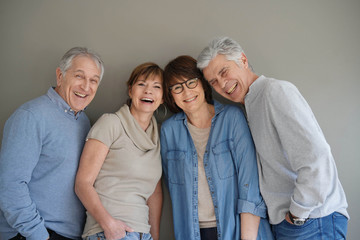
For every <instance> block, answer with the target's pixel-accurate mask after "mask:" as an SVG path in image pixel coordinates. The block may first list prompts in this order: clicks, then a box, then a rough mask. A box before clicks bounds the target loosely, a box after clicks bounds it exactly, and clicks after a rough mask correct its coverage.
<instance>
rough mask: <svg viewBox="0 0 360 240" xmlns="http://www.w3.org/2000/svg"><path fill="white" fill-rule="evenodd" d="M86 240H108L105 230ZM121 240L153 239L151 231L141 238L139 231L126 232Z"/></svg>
mask: <svg viewBox="0 0 360 240" xmlns="http://www.w3.org/2000/svg"><path fill="white" fill-rule="evenodd" d="M84 240H106V238H105V234H104V232H100V233H96V234H94V235H91V236H88V237H86V238H84ZM119 240H153V238H152V237H151V234H150V233H143V234H142V237H141V238H140V233H138V232H126V236H125V237H123V238H121V239H119Z"/></svg>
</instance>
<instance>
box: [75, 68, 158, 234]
mask: <svg viewBox="0 0 360 240" xmlns="http://www.w3.org/2000/svg"><path fill="white" fill-rule="evenodd" d="M162 78H163V70H162V69H161V68H160V67H159V66H158V65H156V64H154V63H144V64H142V65H139V66H138V67H136V68H135V69H134V71H133V72H132V74H131V76H130V78H129V80H128V82H127V85H128V94H129V96H130V98H129V100H128V102H127V104H124V106H122V107H121V108H120V109H119V110H118V111H117V112H115V113H112V114H104V115H103V116H101V118H99V120H98V121H97V122H96V123H95V124H94V126H93V127H92V128H91V130H90V132H89V134H88V137H87V142H86V144H85V146H84V150H83V153H82V156H81V159H80V165H79V170H78V173H77V176H76V183H75V191H76V194H77V195H78V196H79V198H80V200H81V201H82V203H83V204H84V206H85V208H86V209H87V219H86V224H85V229H84V233H83V238H84V239H86V240H93V239H96V240H98V239H107V240H113V239H123V240H130V239H131V240H132V239H142V240H148V239H155V240H157V239H159V225H160V215H161V206H162V189H161V183H160V177H161V172H162V169H161V158H160V144H159V135H158V129H157V123H156V120H155V117H154V116H153V113H154V111H155V110H156V109H157V108H158V107H159V105H160V104H161V103H162V102H163V88H162Z"/></svg>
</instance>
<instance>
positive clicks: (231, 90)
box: [226, 83, 238, 94]
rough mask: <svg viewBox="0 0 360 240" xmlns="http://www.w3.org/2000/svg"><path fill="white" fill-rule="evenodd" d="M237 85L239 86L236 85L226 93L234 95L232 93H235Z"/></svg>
mask: <svg viewBox="0 0 360 240" xmlns="http://www.w3.org/2000/svg"><path fill="white" fill-rule="evenodd" d="M237 85H238V84H237V83H235V84H234V85H233V86H232V87H231V88H230V89H229V90H227V91H226V93H227V94H232V93H233V92H234V91H235V89H236V87H237Z"/></svg>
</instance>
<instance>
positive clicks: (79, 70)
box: [55, 56, 101, 113]
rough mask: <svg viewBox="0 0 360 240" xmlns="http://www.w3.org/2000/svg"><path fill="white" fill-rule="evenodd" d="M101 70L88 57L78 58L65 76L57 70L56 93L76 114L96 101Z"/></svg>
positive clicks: (73, 61)
mask: <svg viewBox="0 0 360 240" xmlns="http://www.w3.org/2000/svg"><path fill="white" fill-rule="evenodd" d="M100 74H101V69H100V68H99V67H98V66H97V65H96V63H95V62H94V60H92V59H91V58H90V57H87V56H77V57H75V58H74V59H73V60H72V64H71V66H70V67H69V68H68V70H67V71H66V73H65V75H64V73H62V72H61V70H60V68H57V69H56V82H57V87H56V88H55V91H56V92H57V93H58V94H59V95H60V96H61V97H62V98H63V99H64V100H65V101H66V103H67V104H69V106H70V107H71V109H72V110H74V112H75V113H77V112H79V111H81V110H83V109H84V108H85V107H86V106H87V105H89V104H90V102H91V101H92V100H93V99H94V97H95V94H96V91H97V89H98V86H99V83H100Z"/></svg>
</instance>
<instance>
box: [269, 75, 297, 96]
mask: <svg viewBox="0 0 360 240" xmlns="http://www.w3.org/2000/svg"><path fill="white" fill-rule="evenodd" d="M264 91H265V92H264V93H265V95H266V96H270V97H277V98H278V97H279V96H281V95H291V94H293V93H294V92H298V89H297V88H296V86H295V85H294V84H293V83H291V82H288V81H284V80H278V79H274V78H267V81H266V84H265V86H264Z"/></svg>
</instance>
